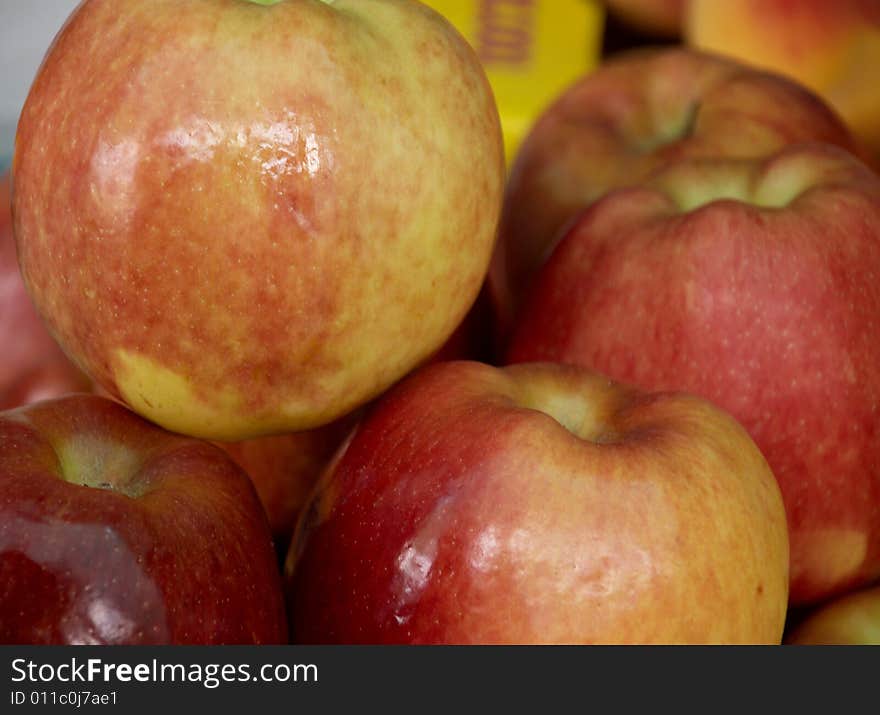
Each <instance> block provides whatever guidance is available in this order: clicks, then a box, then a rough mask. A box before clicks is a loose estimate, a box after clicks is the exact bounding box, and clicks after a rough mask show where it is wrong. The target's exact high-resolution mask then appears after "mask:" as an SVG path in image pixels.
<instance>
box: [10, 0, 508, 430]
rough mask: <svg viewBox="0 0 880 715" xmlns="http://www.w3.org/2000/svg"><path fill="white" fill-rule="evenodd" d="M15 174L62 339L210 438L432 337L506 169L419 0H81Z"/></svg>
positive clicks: (449, 46) (434, 341)
mask: <svg viewBox="0 0 880 715" xmlns="http://www.w3.org/2000/svg"><path fill="white" fill-rule="evenodd" d="M12 170H13V182H14V197H13V201H14V217H15V236H16V243H17V247H18V255H19V260H20V264H21V269H22V273H23V276H24V279H25V282H26V285H27V287H28V290H29V291H30V294H31V295H32V296H33V299H34V302H35V304H36V305H37V308H38V309H39V311H40V313H41V314H42V315H43V316H44V318H45V319H46V321H47V323H48V325H49V327H50V328H51V330H52V332H53V334H54V335H55V336H56V337H57V338H58V340H59V342H60V343H61V344H62V346H63V347H64V348H65V349H66V350H67V351H68V352H69V353H70V354H71V356H73V357H74V358H75V359H76V361H77V363H78V364H80V365H82V366H83V367H84V368H85V369H86V371H87V372H88V373H89V375H90V376H91V377H93V378H94V379H95V380H96V381H97V382H98V383H99V384H100V385H101V386H102V387H103V388H104V389H105V390H106V391H107V392H108V393H109V394H111V395H113V396H115V397H119V398H121V399H123V400H124V401H125V402H126V403H127V404H128V405H130V406H131V407H132V408H133V409H134V410H136V411H137V412H138V413H140V414H141V415H143V416H145V417H147V418H148V419H150V420H152V421H154V422H156V423H158V424H160V425H162V426H164V427H166V428H169V429H172V430H175V431H178V432H181V433H185V434H191V435H195V436H201V437H206V438H211V439H217V440H225V441H237V440H242V439H247V438H250V437H257V436H262V435H268V434H275V433H282V432H291V431H300V430H305V429H310V428H314V427H318V426H321V425H324V424H327V423H330V422H332V421H333V420H335V419H338V418H339V417H341V416H343V415H345V414H348V413H350V412H351V411H352V410H354V409H356V408H357V407H358V406H360V405H362V404H364V403H366V402H367V401H369V400H371V399H372V398H374V397H375V396H376V395H378V394H380V393H381V392H382V391H383V390H385V389H386V388H387V387H388V386H389V385H391V384H392V383H394V382H395V381H397V380H398V379H400V378H401V377H402V376H403V375H404V374H406V373H407V372H408V371H409V370H411V369H412V368H413V367H415V366H416V365H417V364H419V363H420V362H422V361H424V360H425V359H427V358H428V357H429V356H430V355H432V354H433V353H434V352H436V351H437V350H438V349H439V348H440V347H441V346H442V345H443V344H444V342H445V341H446V340H447V338H449V336H450V335H451V334H452V332H453V331H454V330H455V328H456V326H457V325H458V324H459V323H460V322H461V320H462V319H463V318H464V316H465V314H466V312H467V311H468V309H469V308H470V307H471V305H472V304H473V302H474V300H475V298H476V296H477V294H478V292H479V290H480V287H481V285H482V283H483V280H484V278H485V274H486V270H487V266H488V263H489V258H490V254H491V251H492V246H493V242H494V238H495V233H496V225H497V220H498V215H499V212H500V203H501V197H502V191H503V182H504V177H505V171H506V170H505V161H504V156H503V144H502V136H501V128H500V121H499V117H498V111H497V108H496V106H495V102H494V98H493V95H492V91H491V89H490V87H489V84H488V81H487V79H486V76H485V73H484V71H483V69H482V67H481V65H480V62H479V60H478V58H477V57H476V54H475V53H474V51H473V49H472V48H471V47H470V46H469V45H468V43H467V42H466V41H465V40H464V39H463V38H462V36H461V35H460V34H459V33H458V32H457V31H456V30H455V29H454V28H453V27H452V25H450V24H449V22H447V21H446V20H445V19H443V18H442V17H441V16H440V15H439V14H437V13H436V12H434V11H433V10H431V9H430V8H428V7H426V6H424V5H422V4H421V3H418V2H414V1H412V0H407V1H405V2H396V1H391V0H378V1H376V2H370V3H364V2H359V1H355V0H337V1H336V2H318V1H314V0H281V1H280V2H265V3H258V2H251V1H246V0H237V1H235V2H230V1H225V2H199V3H195V2H193V3H190V2H184V3H181V2H178V1H171V0H125V1H124V2H120V1H119V0H86V1H85V2H83V3H82V4H80V5H79V7H78V8H77V9H76V10H75V12H74V14H73V15H72V16H71V17H70V19H69V20H68V22H67V23H66V24H65V26H64V27H63V29H62V30H61V32H60V33H59V34H58V36H57V37H56V39H55V42H54V43H53V45H52V47H51V49H50V50H49V52H48V54H47V56H46V58H45V60H44V62H43V64H42V66H41V68H40V70H39V72H38V73H37V76H36V78H35V80H34V83H33V85H32V87H31V90H30V93H29V96H28V98H27V101H26V103H25V106H24V108H23V111H22V114H21V118H20V121H19V125H18V134H17V138H16V146H15V155H14V160H13V169H12Z"/></svg>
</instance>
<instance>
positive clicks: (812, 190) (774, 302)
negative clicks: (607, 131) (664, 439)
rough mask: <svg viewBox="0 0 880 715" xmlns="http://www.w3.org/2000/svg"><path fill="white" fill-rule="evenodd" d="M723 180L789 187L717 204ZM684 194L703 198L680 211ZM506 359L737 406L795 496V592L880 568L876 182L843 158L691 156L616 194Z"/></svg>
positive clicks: (812, 592)
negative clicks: (774, 197)
mask: <svg viewBox="0 0 880 715" xmlns="http://www.w3.org/2000/svg"><path fill="white" fill-rule="evenodd" d="M713 183H717V184H723V185H727V186H734V185H738V186H740V188H741V189H742V191H743V193H745V194H749V193H750V192H753V193H754V194H755V195H758V194H761V193H762V192H768V191H769V192H770V193H771V194H772V193H773V191H776V190H779V188H780V187H783V186H788V188H789V189H792V188H794V189H795V190H794V191H793V192H792V194H793V195H792V196H791V200H790V201H787V202H786V205H784V206H771V207H767V208H762V207H761V206H759V205H756V204H755V202H754V198H753V197H749V196H744V197H734V196H731V197H730V198H727V199H723V198H720V197H716V198H717V200H711V201H709V198H710V196H711V194H712V192H713V191H715V190H716V189H714V188H712V186H713ZM774 187H775V188H774ZM723 191H724V190H723V189H720V192H721V193H720V195H723ZM689 194H693V195H695V196H700V195H702V194H705V198H706V201H707V202H705V203H702V205H700V206H698V207H696V208H693V209H692V210H688V209H687V208H682V207H681V206H680V205H679V204H678V201H680V200H684V201H688V200H689V199H688V195H689ZM506 359H507V361H508V362H531V361H535V360H550V361H561V362H566V363H572V364H578V365H583V366H585V367H589V368H592V369H596V370H600V371H602V372H605V373H606V374H608V375H609V376H611V377H613V378H616V379H619V380H624V381H628V382H631V383H633V384H636V385H638V386H640V387H642V388H644V389H650V390H686V391H688V392H692V393H695V394H698V395H701V396H703V397H705V398H706V399H709V400H711V401H713V402H714V403H715V404H717V405H719V406H720V407H721V408H723V409H725V410H727V411H728V412H730V413H731V414H732V415H733V416H734V417H735V418H737V419H738V420H739V421H740V422H741V423H742V424H743V425H744V426H745V428H746V429H747V430H748V431H749V433H750V434H751V436H752V437H753V439H754V440H755V442H756V443H757V444H758V446H759V447H760V448H761V450H762V451H763V453H764V454H765V456H766V457H767V460H768V462H769V463H770V466H771V468H772V469H773V472H774V473H775V475H776V477H777V479H778V481H779V483H780V486H781V489H782V493H783V496H784V498H785V503H786V509H787V513H788V519H789V525H790V541H791V549H792V565H791V576H792V584H791V599H792V603H793V604H798V605H803V604H808V603H815V602H818V601H820V600H823V599H827V598H829V597H831V596H833V595H835V594H839V593H841V592H844V591H846V590H850V589H852V588H855V587H858V586H859V585H864V584H866V583H868V582H869V581H871V580H873V579H876V578H878V576H880V439H878V433H880V412H878V405H880V177H878V176H877V175H876V174H874V173H873V172H871V171H870V170H869V169H868V168H867V167H866V166H864V165H863V164H861V163H859V162H857V161H856V160H855V159H854V158H852V157H851V156H850V155H849V154H847V153H845V152H843V151H842V150H840V149H836V148H834V147H831V146H828V145H809V146H807V145H804V146H801V147H790V148H789V149H787V150H785V151H782V152H780V153H779V154H777V155H774V156H771V157H769V158H768V159H767V160H766V161H763V162H738V163H737V162H729V163H727V164H723V163H721V162H704V163H702V164H701V163H699V162H692V163H686V162H683V163H681V164H679V165H677V166H676V167H670V168H669V169H668V170H667V171H666V172H665V174H658V175H657V176H655V178H654V179H653V180H652V182H649V183H648V184H647V185H645V186H644V187H642V188H637V189H626V190H619V191H616V192H612V193H610V194H608V195H607V196H606V197H605V198H604V199H602V200H601V201H600V202H598V203H596V204H594V205H593V206H592V207H591V208H590V209H588V210H587V211H586V212H584V214H582V216H581V217H580V218H579V220H578V221H577V222H576V223H575V225H574V226H573V227H572V228H571V230H570V232H569V233H568V234H567V235H566V237H565V238H564V239H563V241H562V242H561V243H560V244H559V246H558V247H557V249H556V251H555V252H554V254H553V256H552V257H551V258H550V260H549V261H548V262H547V264H546V265H545V266H544V267H543V268H542V271H541V273H540V274H539V277H538V279H537V281H536V284H535V290H534V291H533V293H532V294H531V296H530V298H529V301H528V302H527V304H526V306H525V308H524V311H523V315H522V317H521V320H520V322H519V323H518V324H517V325H516V328H515V330H514V334H513V337H512V340H511V345H510V350H509V352H508V354H507V357H506Z"/></svg>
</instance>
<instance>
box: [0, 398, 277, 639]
mask: <svg viewBox="0 0 880 715" xmlns="http://www.w3.org/2000/svg"><path fill="white" fill-rule="evenodd" d="M65 475H66V477H65ZM68 478H69V479H73V480H74V481H67V479H68ZM96 485H101V486H96ZM286 641H287V630H286V616H285V613H284V601H283V597H282V591H281V581H280V574H279V569H278V565H277V561H276V558H275V553H274V551H273V548H272V542H271V537H270V534H269V527H268V524H267V522H266V517H265V514H264V513H263V510H262V508H261V507H260V503H259V501H258V499H257V496H256V494H255V492H254V489H253V486H252V485H251V483H250V481H249V480H248V478H247V476H246V475H245V474H244V473H243V472H242V471H241V469H240V468H239V467H238V466H237V465H236V464H235V463H234V462H233V461H232V460H231V459H230V458H229V457H228V456H227V455H226V454H225V453H224V452H223V451H222V450H220V449H218V448H217V447H215V446H213V445H211V444H208V443H207V442H202V441H200V440H194V439H190V438H185V437H181V436H179V435H174V434H171V433H168V432H166V431H165V430H163V429H161V428H159V427H157V426H155V425H153V424H151V423H148V422H146V421H145V420H143V419H141V418H140V417H138V416H137V415H135V414H134V413H133V412H131V411H130V410H128V409H127V408H126V407H124V406H123V405H121V404H119V403H117V402H115V401H113V400H110V399H107V398H105V397H101V396H98V395H88V394H78V395H67V396H64V397H60V398H57V399H55V400H47V401H43V402H39V403H32V404H30V405H27V406H24V407H21V408H18V409H16V410H11V411H6V412H4V413H2V414H0V642H3V643H7V644H11V643H30V644H197V645H199V644H203V645H209V644H259V643H285V642H286Z"/></svg>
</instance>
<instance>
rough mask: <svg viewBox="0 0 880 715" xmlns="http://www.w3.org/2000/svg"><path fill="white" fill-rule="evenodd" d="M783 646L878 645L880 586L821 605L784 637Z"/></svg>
mask: <svg viewBox="0 0 880 715" xmlns="http://www.w3.org/2000/svg"><path fill="white" fill-rule="evenodd" d="M784 642H785V644H786V645H880V585H873V586H871V587H867V588H863V589H860V590H858V591H852V592H850V593H847V594H844V595H843V596H839V597H838V598H835V599H833V600H831V601H829V602H828V603H823V604H822V605H820V606H818V607H817V608H815V609H814V610H812V611H811V612H809V613H808V614H807V615H806V616H805V617H804V618H803V620H801V621H800V622H798V624H797V625H796V626H795V627H793V628H792V629H791V630H790V631H789V632H788V633H786V635H785V640H784Z"/></svg>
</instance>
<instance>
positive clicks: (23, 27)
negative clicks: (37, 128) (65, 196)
mask: <svg viewBox="0 0 880 715" xmlns="http://www.w3.org/2000/svg"><path fill="white" fill-rule="evenodd" d="M77 3H78V0H29V1H28V2H21V0H0V67H2V68H3V72H2V73H0V171H2V170H3V169H5V168H6V167H7V166H9V163H10V161H11V159H12V145H13V141H14V138H15V126H16V123H17V122H18V114H19V112H20V111H21V106H22V104H24V100H25V97H26V96H27V92H28V89H29V87H30V85H31V81H32V80H33V78H34V74H35V73H36V71H37V68H38V67H39V66H40V62H41V61H42V59H43V55H44V54H45V53H46V50H47V48H48V47H49V44H50V43H51V42H52V38H53V37H54V36H55V33H56V32H57V31H58V29H59V28H60V27H61V25H62V24H63V23H64V20H65V19H66V18H67V16H68V15H69V14H70V13H71V11H72V10H73V8H75V7H76V5H77Z"/></svg>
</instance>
